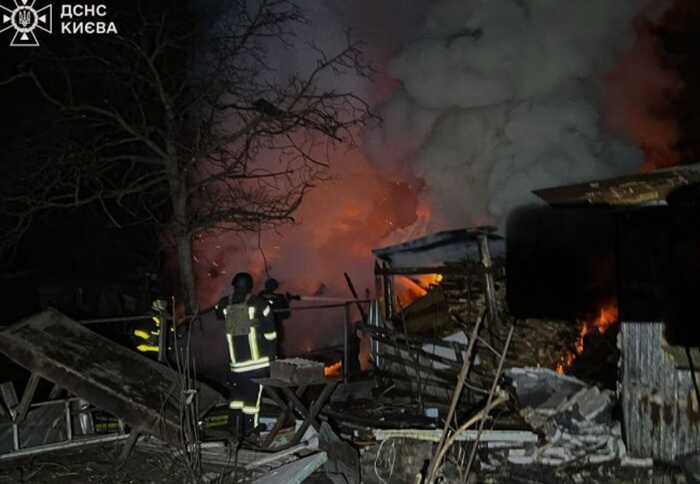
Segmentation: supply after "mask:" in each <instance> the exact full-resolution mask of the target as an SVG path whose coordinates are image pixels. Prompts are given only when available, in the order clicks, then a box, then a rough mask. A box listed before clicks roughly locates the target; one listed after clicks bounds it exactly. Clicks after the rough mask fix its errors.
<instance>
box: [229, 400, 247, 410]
mask: <svg viewBox="0 0 700 484" xmlns="http://www.w3.org/2000/svg"><path fill="white" fill-rule="evenodd" d="M244 406H245V404H244V402H243V400H231V401H230V402H229V404H228V408H230V409H231V410H241V409H242V408H243V407H244Z"/></svg>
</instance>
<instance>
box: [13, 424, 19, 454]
mask: <svg viewBox="0 0 700 484" xmlns="http://www.w3.org/2000/svg"><path fill="white" fill-rule="evenodd" d="M12 448H13V449H14V450H15V451H17V450H19V428H18V427H17V422H12Z"/></svg>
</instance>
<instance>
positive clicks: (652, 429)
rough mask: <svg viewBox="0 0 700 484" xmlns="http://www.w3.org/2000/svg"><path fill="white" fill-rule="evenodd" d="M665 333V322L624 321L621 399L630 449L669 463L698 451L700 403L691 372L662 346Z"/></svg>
mask: <svg viewBox="0 0 700 484" xmlns="http://www.w3.org/2000/svg"><path fill="white" fill-rule="evenodd" d="M663 333H664V324H663V323H658V322H657V323H635V322H623V323H622V331H621V332H620V343H621V346H620V350H621V353H622V382H621V392H622V395H621V398H622V407H623V413H624V426H625V441H626V444H627V447H628V453H629V454H630V455H632V456H634V457H652V458H654V459H658V460H661V461H665V462H673V461H675V460H676V459H678V458H679V457H680V456H683V455H685V454H689V453H692V452H698V451H700V405H699V404H698V401H697V398H696V396H695V393H694V389H693V384H692V381H691V375H690V371H687V370H679V369H676V362H675V361H674V360H673V359H672V357H671V356H670V355H669V354H667V353H666V352H665V351H664V350H663V348H662V341H663Z"/></svg>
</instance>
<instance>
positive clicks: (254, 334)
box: [248, 326, 260, 360]
mask: <svg viewBox="0 0 700 484" xmlns="http://www.w3.org/2000/svg"><path fill="white" fill-rule="evenodd" d="M248 344H249V345H250V357H251V359H252V360H259V359H260V349H259V348H258V330H257V329H255V327H253V326H251V328H250V332H249V333H248Z"/></svg>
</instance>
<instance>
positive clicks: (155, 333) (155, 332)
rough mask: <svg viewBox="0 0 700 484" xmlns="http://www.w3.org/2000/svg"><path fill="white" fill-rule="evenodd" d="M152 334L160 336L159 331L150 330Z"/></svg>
mask: <svg viewBox="0 0 700 484" xmlns="http://www.w3.org/2000/svg"><path fill="white" fill-rule="evenodd" d="M151 334H152V335H153V336H160V331H151Z"/></svg>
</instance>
